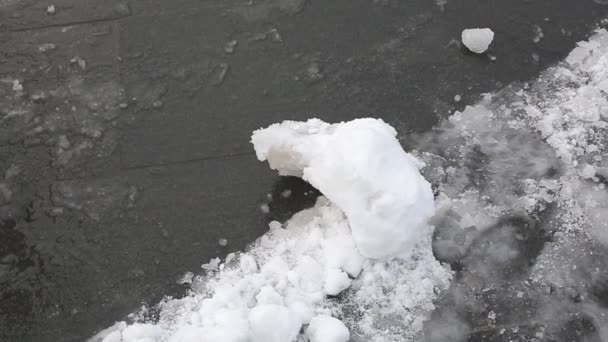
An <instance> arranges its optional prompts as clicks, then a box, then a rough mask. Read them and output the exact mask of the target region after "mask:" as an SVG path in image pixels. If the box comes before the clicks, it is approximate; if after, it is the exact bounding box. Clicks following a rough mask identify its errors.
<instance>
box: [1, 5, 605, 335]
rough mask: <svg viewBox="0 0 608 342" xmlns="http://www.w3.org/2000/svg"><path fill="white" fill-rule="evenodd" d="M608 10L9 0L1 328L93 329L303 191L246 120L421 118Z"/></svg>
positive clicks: (516, 76)
mask: <svg viewBox="0 0 608 342" xmlns="http://www.w3.org/2000/svg"><path fill="white" fill-rule="evenodd" d="M51 4H52V5H54V6H55V12H54V14H49V13H48V11H47V7H48V6H49V5H51ZM605 14H606V7H602V6H600V5H598V4H595V3H593V2H592V1H591V0H535V1H524V0H516V1H502V0H487V1H478V0H448V1H447V3H446V4H445V5H442V6H439V5H437V4H436V3H435V2H434V1H432V0H330V1H319V2H317V1H306V0H253V1H251V2H247V1H234V0H227V1H201V0H174V1H168V0H129V1H125V0H107V1H95V0H78V1H76V0H55V1H52V2H42V1H33V0H0V340H2V341H50V340H58V341H82V340H83V339H85V338H86V337H88V336H90V335H91V333H92V332H94V331H96V330H98V329H100V328H103V327H105V326H107V325H109V324H111V323H112V322H113V321H115V320H117V319H122V318H124V317H125V316H126V315H127V314H129V313H130V312H132V311H133V310H135V309H137V308H138V307H139V306H140V305H141V304H142V303H146V302H147V303H152V304H153V303H155V302H156V301H158V300H159V299H160V298H161V297H162V296H163V295H179V294H180V293H182V291H183V289H181V288H180V287H179V286H178V285H176V284H175V280H176V279H177V277H179V276H180V275H182V274H183V273H184V272H186V271H197V270H198V269H199V268H200V265H201V264H202V263H204V262H207V261H208V260H209V258H211V257H215V256H217V255H223V254H226V253H228V252H229V251H233V250H238V249H242V248H244V247H245V246H246V244H247V243H249V242H251V241H252V240H253V239H255V238H256V237H257V236H259V235H260V234H261V233H262V232H264V231H265V223H266V222H268V220H270V219H273V218H280V219H285V218H287V217H288V216H289V214H290V213H293V212H295V211H297V210H298V209H299V208H302V207H304V206H307V205H310V204H311V203H312V201H313V200H314V196H315V193H314V192H313V193H308V191H310V190H311V189H310V188H309V187H307V185H305V184H303V183H301V182H298V181H296V180H292V179H282V180H279V179H278V177H276V176H275V175H273V173H272V172H270V171H269V170H267V169H266V166H265V165H262V164H261V163H258V162H257V161H256V160H255V157H254V155H253V153H252V148H251V146H250V145H249V143H248V141H249V136H250V132H251V131H252V130H253V129H256V128H258V127H261V126H264V125H268V124H270V123H272V122H276V121H280V120H284V119H305V118H308V117H312V116H317V117H320V118H323V119H325V120H329V121H340V120H348V119H351V118H355V117H360V116H370V115H371V116H376V117H382V118H383V119H385V120H386V121H387V122H389V123H390V124H392V125H394V126H395V127H397V128H398V130H400V131H401V132H403V133H407V132H413V131H424V130H427V129H429V128H430V127H431V126H432V125H433V124H434V123H435V122H436V121H437V119H438V118H441V117H445V116H446V115H448V114H449V113H450V112H451V111H453V110H455V109H457V108H460V106H462V105H463V104H465V103H472V102H474V101H475V99H477V98H478V96H479V95H480V93H482V92H489V91H493V90H496V89H499V88H501V87H502V86H504V85H506V84H508V83H510V82H513V81H525V80H527V79H530V78H534V76H535V75H536V74H537V73H538V71H539V70H541V69H543V68H545V67H546V66H548V65H550V64H552V63H554V62H555V61H557V60H559V59H561V58H563V57H564V56H565V54H566V53H567V52H568V51H569V50H571V49H572V47H573V46H574V43H575V42H576V41H578V40H581V39H583V38H585V37H586V35H587V34H588V32H589V31H590V30H591V29H592V28H593V27H594V26H595V25H596V24H597V22H598V21H599V20H600V19H601V18H603V17H604V16H605ZM478 26H481V27H483V26H490V27H491V28H492V29H493V30H494V31H495V32H496V39H495V43H494V44H493V45H492V46H491V48H490V51H489V54H485V55H479V56H477V55H471V54H470V53H467V52H465V51H464V50H463V49H462V48H460V47H459V45H458V44H457V43H456V42H454V41H453V39H456V40H457V39H458V38H459V36H460V32H461V30H462V29H464V28H468V27H478ZM536 26H539V27H541V28H542V30H543V33H544V37H543V39H542V40H540V41H539V42H538V43H535V42H534V41H533V38H534V36H535V27H536ZM533 54H535V57H538V58H535V57H533ZM490 56H494V57H496V60H495V61H492V60H491V58H490ZM455 95H461V96H462V101H461V102H459V103H455V102H454V100H453V99H454V96H455ZM283 189H292V190H293V191H294V196H292V197H290V199H284V198H282V197H281V196H276V194H278V193H280V192H281V191H282V190H283ZM272 192H274V193H275V196H273V197H272V198H274V200H270V199H269V197H268V196H267V195H268V194H269V193H272ZM305 193H307V194H305ZM268 202H269V204H270V209H271V210H270V213H264V212H263V211H261V210H260V205H261V204H263V203H268ZM220 238H225V239H227V240H228V242H229V243H228V245H227V246H226V247H222V246H220V245H219V244H218V242H217V241H218V239H220ZM521 318H522V319H525V317H521ZM581 324H582V323H581ZM490 333H491V332H484V331H480V332H479V333H478V334H480V335H479V336H481V337H479V338H482V340H483V336H482V335H483V334H490Z"/></svg>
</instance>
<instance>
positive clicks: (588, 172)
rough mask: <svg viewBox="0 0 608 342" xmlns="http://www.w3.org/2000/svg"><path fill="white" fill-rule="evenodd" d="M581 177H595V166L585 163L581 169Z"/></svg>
mask: <svg viewBox="0 0 608 342" xmlns="http://www.w3.org/2000/svg"><path fill="white" fill-rule="evenodd" d="M581 177H583V178H584V179H592V178H593V177H595V167H594V166H593V165H590V164H586V165H585V166H584V167H583V169H582V170H581Z"/></svg>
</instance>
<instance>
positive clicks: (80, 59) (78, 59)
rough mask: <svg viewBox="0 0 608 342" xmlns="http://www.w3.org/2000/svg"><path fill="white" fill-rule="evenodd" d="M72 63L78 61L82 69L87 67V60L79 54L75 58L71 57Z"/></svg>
mask: <svg viewBox="0 0 608 342" xmlns="http://www.w3.org/2000/svg"><path fill="white" fill-rule="evenodd" d="M70 63H77V64H78V66H79V67H80V69H82V70H84V69H86V68H87V62H86V61H85V60H84V59H82V58H80V57H79V56H75V57H74V58H72V59H70Z"/></svg>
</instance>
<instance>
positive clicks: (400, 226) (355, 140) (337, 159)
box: [251, 118, 435, 258]
mask: <svg viewBox="0 0 608 342" xmlns="http://www.w3.org/2000/svg"><path fill="white" fill-rule="evenodd" d="M396 135H397V132H396V131H395V130H394V129H393V128H392V127H391V126H389V125H388V124H386V123H385V122H384V121H382V120H380V119H371V118H367V119H357V120H353V121H350V122H343V123H339V124H333V125H331V124H328V123H325V122H323V121H321V120H319V119H311V120H308V121H306V122H296V121H285V122H283V123H281V124H274V125H271V126H269V127H268V128H265V129H260V130H257V131H255V132H254V133H253V136H252V138H251V141H252V143H253V145H254V147H255V150H256V154H257V157H258V159H259V160H260V161H264V160H268V163H269V165H270V167H271V168H272V169H275V170H278V172H279V174H281V175H290V176H298V177H302V178H303V179H304V180H306V181H308V182H309V183H310V184H312V185H313V186H315V187H316V188H317V189H319V190H320V191H321V192H322V193H323V194H324V195H325V196H327V197H328V198H329V199H330V200H331V201H332V202H333V203H335V204H336V205H337V206H338V207H340V209H342V210H343V211H344V213H345V214H346V216H347V218H348V220H349V223H350V226H351V229H352V233H353V237H354V240H355V243H356V245H357V247H358V249H359V251H360V252H361V254H362V255H363V256H366V257H369V258H383V257H387V256H390V255H395V254H399V253H407V252H408V251H409V250H411V248H412V247H413V246H414V244H415V243H416V242H418V241H419V239H420V237H421V236H424V235H425V233H424V232H425V231H426V229H427V227H428V225H427V220H428V219H429V218H430V217H431V216H432V215H433V214H434V211H435V207H434V201H433V193H432V191H431V186H430V184H429V183H428V182H427V181H426V180H425V179H424V178H423V177H422V176H421V175H420V173H419V171H418V169H419V168H420V167H422V166H423V165H424V164H422V163H421V162H420V161H418V160H417V159H416V158H414V157H413V156H411V155H410V154H408V153H405V152H404V151H403V149H402V147H401V145H400V144H399V141H398V140H397V139H396Z"/></svg>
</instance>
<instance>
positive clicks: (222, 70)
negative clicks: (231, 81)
mask: <svg viewBox="0 0 608 342" xmlns="http://www.w3.org/2000/svg"><path fill="white" fill-rule="evenodd" d="M229 70H230V65H228V64H227V63H220V64H218V65H217V66H216V67H215V68H213V75H212V81H211V84H213V85H214V86H219V85H221V84H222V83H224V79H225V78H226V75H227V74H228V71H229Z"/></svg>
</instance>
